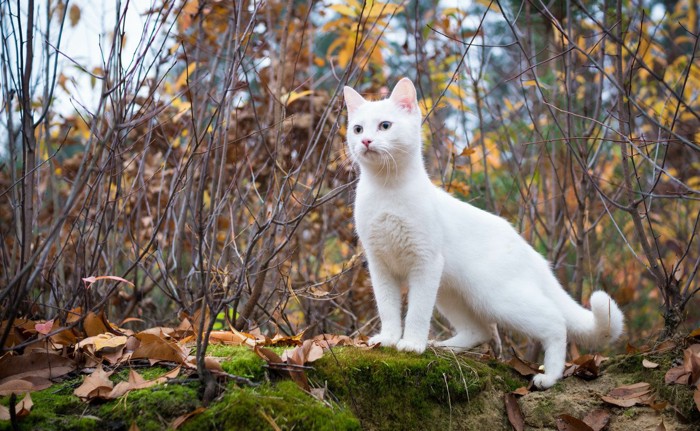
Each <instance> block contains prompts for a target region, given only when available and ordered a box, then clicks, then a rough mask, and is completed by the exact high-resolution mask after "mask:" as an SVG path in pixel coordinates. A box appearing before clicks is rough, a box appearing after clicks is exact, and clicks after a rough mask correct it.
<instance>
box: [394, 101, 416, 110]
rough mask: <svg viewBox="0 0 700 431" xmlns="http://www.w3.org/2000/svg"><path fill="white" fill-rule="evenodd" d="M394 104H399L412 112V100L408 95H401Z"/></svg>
mask: <svg viewBox="0 0 700 431" xmlns="http://www.w3.org/2000/svg"><path fill="white" fill-rule="evenodd" d="M396 104H397V105H399V106H400V107H401V109H405V110H406V111H408V112H413V110H414V109H415V106H414V104H413V100H412V99H411V98H410V97H402V98H400V99H398V100H396Z"/></svg>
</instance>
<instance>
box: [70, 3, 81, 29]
mask: <svg viewBox="0 0 700 431" xmlns="http://www.w3.org/2000/svg"><path fill="white" fill-rule="evenodd" d="M68 18H69V19H70V26H71V27H75V26H76V24H78V21H80V8H79V7H78V6H76V5H72V6H71V7H70V11H69V12H68Z"/></svg>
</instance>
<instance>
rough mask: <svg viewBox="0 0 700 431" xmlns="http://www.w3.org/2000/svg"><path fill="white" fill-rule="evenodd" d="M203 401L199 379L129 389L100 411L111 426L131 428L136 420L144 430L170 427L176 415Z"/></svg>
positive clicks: (106, 426) (107, 424)
mask: <svg viewBox="0 0 700 431" xmlns="http://www.w3.org/2000/svg"><path fill="white" fill-rule="evenodd" d="M199 405H200V401H199V392H198V383H196V382H193V383H189V384H172V383H171V384H163V385H156V386H153V387H151V388H148V389H142V390H138V391H132V392H129V393H128V394H127V395H126V396H125V397H124V398H122V399H119V400H115V401H110V402H108V403H105V404H102V405H101V406H99V407H98V408H97V414H98V416H99V417H101V418H102V419H103V421H104V423H105V428H107V429H128V428H129V426H130V425H131V423H132V422H135V423H136V425H138V427H139V429H140V430H141V431H151V430H153V431H156V430H163V429H166V428H167V427H168V425H169V423H170V422H171V421H172V420H173V419H174V418H177V417H178V416H181V415H184V414H185V413H188V412H190V411H192V410H194V409H196V408H197V407H198V406H199Z"/></svg>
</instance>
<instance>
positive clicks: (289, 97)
mask: <svg viewBox="0 0 700 431" xmlns="http://www.w3.org/2000/svg"><path fill="white" fill-rule="evenodd" d="M309 94H313V91H311V90H305V91H300V92H298V93H297V92H296V91H292V92H290V93H289V94H285V95H284V96H282V101H283V102H284V103H285V104H286V105H287V106H289V105H291V104H292V103H293V102H294V101H295V100H299V99H301V98H302V97H304V96H308V95H309Z"/></svg>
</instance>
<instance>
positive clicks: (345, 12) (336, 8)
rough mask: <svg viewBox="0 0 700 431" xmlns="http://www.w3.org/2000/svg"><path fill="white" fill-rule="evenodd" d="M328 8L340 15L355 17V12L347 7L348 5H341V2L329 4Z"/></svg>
mask: <svg viewBox="0 0 700 431" xmlns="http://www.w3.org/2000/svg"><path fill="white" fill-rule="evenodd" d="M330 9H332V10H334V11H336V12H338V13H339V14H341V15H345V16H349V17H356V16H357V13H356V12H355V11H354V10H352V9H351V8H349V7H348V6H345V5H342V4H334V5H331V6H330Z"/></svg>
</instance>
